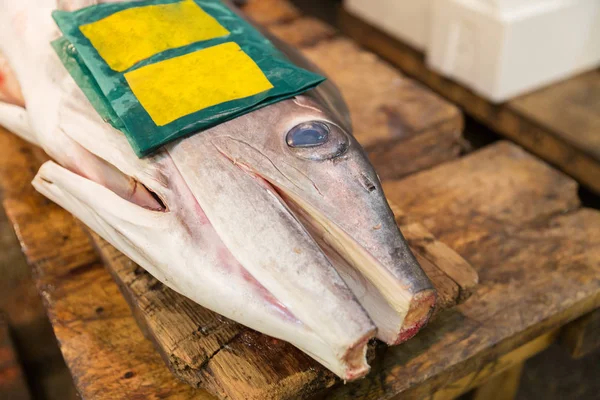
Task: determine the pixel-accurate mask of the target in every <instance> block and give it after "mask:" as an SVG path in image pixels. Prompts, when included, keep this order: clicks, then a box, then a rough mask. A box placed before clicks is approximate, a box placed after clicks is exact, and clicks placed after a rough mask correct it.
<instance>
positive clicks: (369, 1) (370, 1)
mask: <svg viewBox="0 0 600 400" xmlns="http://www.w3.org/2000/svg"><path fill="white" fill-rule="evenodd" d="M432 2H433V0H346V1H345V2H344V7H345V9H346V10H348V11H349V12H351V13H352V14H354V15H356V16H359V17H360V18H362V19H364V20H365V21H367V22H369V23H370V24H371V25H373V26H377V27H378V28H380V29H381V30H383V31H386V32H387V33H389V34H390V35H392V36H394V37H397V38H398V39H400V40H402V41H404V42H406V43H408V44H409V45H411V46H413V47H414V48H416V49H419V50H425V49H426V47H427V41H428V38H429V19H430V18H431V3H432Z"/></svg>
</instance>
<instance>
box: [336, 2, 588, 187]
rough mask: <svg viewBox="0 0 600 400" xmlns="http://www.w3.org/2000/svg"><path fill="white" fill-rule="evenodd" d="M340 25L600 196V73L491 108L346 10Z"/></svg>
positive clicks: (409, 73) (341, 15) (397, 41)
mask: <svg viewBox="0 0 600 400" xmlns="http://www.w3.org/2000/svg"><path fill="white" fill-rule="evenodd" d="M340 26H341V29H342V30H343V31H344V33H346V34H348V35H349V36H350V37H352V38H353V39H354V40H356V42H358V43H360V44H361V45H363V46H365V47H366V48H368V49H371V50H373V51H374V52H375V53H377V54H378V55H380V56H382V57H384V58H385V59H387V60H389V61H390V62H391V63H392V64H394V65H396V66H397V67H399V68H400V69H401V70H402V71H403V72H405V73H406V74H408V75H410V76H411V77H414V78H416V79H417V80H419V81H420V82H422V83H424V84H426V85H427V86H429V87H430V88H432V89H433V90H435V91H436V92H437V93H439V94H441V95H443V96H444V97H446V98H448V99H449V100H450V101H452V102H453V103H455V104H457V105H459V106H460V107H462V108H463V109H464V110H465V111H466V112H467V113H468V114H469V115H472V116H473V117H474V118H476V119H478V120H480V121H481V122H483V123H484V124H485V125H487V126H489V127H490V128H492V129H494V130H496V131H497V132H499V133H500V134H502V135H504V136H506V137H507V138H509V139H511V140H514V141H515V142H517V143H519V144H520V145H522V146H523V147H525V148H526V149H528V150H529V151H531V152H532V153H534V154H536V155H538V156H539V157H541V158H543V159H544V160H547V161H548V162H550V163H552V164H554V165H556V166H558V167H559V168H560V169H562V170H563V171H565V172H566V173H568V174H569V175H571V176H573V177H574V178H575V179H577V181H578V182H581V183H582V184H583V185H585V186H587V187H588V188H590V189H592V190H594V191H595V192H596V193H600V134H599V132H600V69H597V70H594V71H590V72H587V73H584V74H581V75H579V76H576V77H574V78H572V79H567V80H565V81H563V82H559V83H556V84H554V85H550V86H548V87H546V88H543V89H540V90H537V91H535V92H533V93H530V94H526V95H523V96H520V97H517V98H515V99H512V100H510V101H508V102H506V103H503V104H500V105H494V104H492V103H490V102H489V101H487V100H485V99H483V98H482V97H480V96H478V95H477V94H475V93H473V92H472V91H471V90H469V89H467V88H465V87H464V86H462V85H460V84H458V83H456V82H454V81H453V80H451V79H447V78H445V77H443V76H441V75H439V74H437V73H435V72H433V71H432V70H430V69H429V68H427V66H426V65H425V58H424V55H423V53H421V52H419V51H417V50H415V49H413V48H411V47H410V46H408V45H406V44H404V43H402V42H400V41H399V40H397V39H395V38H393V37H391V36H389V35H388V34H386V33H384V32H383V31H381V30H379V29H377V28H376V27H374V26H372V25H370V24H368V23H366V22H364V21H363V20H361V19H360V18H359V17H356V16H353V15H352V14H350V13H349V12H346V11H342V12H341V13H340Z"/></svg>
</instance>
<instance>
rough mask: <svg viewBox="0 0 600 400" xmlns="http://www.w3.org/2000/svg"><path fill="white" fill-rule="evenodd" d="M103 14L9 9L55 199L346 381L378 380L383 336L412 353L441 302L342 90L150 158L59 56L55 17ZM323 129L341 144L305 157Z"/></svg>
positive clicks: (0, 99) (21, 129) (11, 50)
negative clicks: (291, 140) (293, 142)
mask: <svg viewBox="0 0 600 400" xmlns="http://www.w3.org/2000/svg"><path fill="white" fill-rule="evenodd" d="M91 4H94V2H93V1H89V0H88V1H86V0H78V1H73V0H71V1H66V0H62V1H58V4H57V1H56V0H26V1H14V0H0V53H1V54H0V78H2V79H0V124H1V125H4V126H5V127H6V128H8V129H10V130H12V131H13V132H15V133H16V134H18V135H19V136H21V137H23V138H24V139H26V140H28V141H30V142H32V143H34V144H37V145H39V146H41V147H42V148H43V149H44V150H45V151H46V152H47V153H48V155H49V156H50V157H51V158H52V159H53V160H54V161H48V162H47V163H45V164H44V165H43V166H42V167H41V168H40V170H39V172H38V174H37V176H36V178H35V179H34V181H33V185H34V187H35V188H36V189H37V190H38V191H39V192H40V193H42V194H43V195H45V196H46V197H48V198H50V199H51V200H53V201H54V202H56V203H57V204H59V205H60V206H62V207H63V208H65V209H66V210H68V211H69V212H71V213H73V214H74V215H75V216H76V217H77V218H79V219H80V220H81V221H82V222H83V223H85V224H86V225H87V226H89V227H90V228H91V229H92V230H94V231H95V232H97V233H98V234H99V235H100V236H102V237H103V238H104V239H105V240H107V241H108V242H110V243H111V244H112V245H113V246H115V247H116V248H117V249H119V250H120V251H122V252H123V253H124V254H126V255H127V256H128V257H130V258H131V259H132V260H133V261H135V262H136V263H138V264H139V265H140V266H142V267H143V268H144V269H146V270H147V271H148V272H149V273H150V274H152V275H153V276H154V277H155V278H157V279H158V280H160V281H161V282H162V283H164V284H165V285H167V286H168V287H170V288H171V289H173V290H175V291H177V292H179V293H181V294H183V295H185V296H187V297H188V298H190V299H192V300H193V301H195V302H197V303H199V304H201V305H202V306H204V307H207V308H209V309H211V310H213V311H215V312H218V313H220V314H222V315H224V316H226V317H228V318H231V319H233V320H235V321H237V322H239V323H241V324H244V325H246V326H248V327H250V328H253V329H256V330H258V331H260V332H263V333H265V334H267V335H270V336H273V337H276V338H279V339H282V340H286V341H288V342H290V343H292V344H294V345H295V346H296V347H298V348H299V349H301V350H302V351H304V352H306V353H307V354H309V355H310V356H311V357H313V358H314V359H316V360H317V361H319V362H320V363H321V364H323V365H324V366H325V367H327V368H328V369H330V370H331V371H333V372H334V373H335V374H337V375H338V376H339V377H340V378H342V379H344V380H353V379H356V378H359V377H362V376H364V375H365V374H366V373H368V371H369V365H368V364H367V362H366V358H365V354H366V348H367V343H368V341H369V340H370V339H372V338H373V337H375V336H376V337H377V338H379V339H381V340H383V341H384V342H386V343H388V344H390V345H392V344H398V343H401V342H403V341H405V340H407V339H409V338H410V337H412V336H413V335H414V334H416V332H417V331H418V330H419V329H420V328H421V327H422V326H424V325H425V323H426V322H427V320H428V318H429V316H430V314H431V310H432V309H433V306H434V304H435V298H436V294H435V291H434V290H433V288H432V286H431V283H430V282H429V280H428V278H427V276H426V275H425V274H424V273H423V271H422V270H421V269H420V267H419V265H418V263H417V262H416V261H415V259H414V257H413V255H412V254H411V252H410V250H409V249H408V246H407V244H406V242H405V241H404V239H403V237H402V235H401V233H400V232H399V230H398V228H397V225H396V223H395V221H394V217H393V214H392V212H391V210H390V208H389V206H388V204H387V202H386V200H385V197H384V195H383V191H382V189H381V185H380V183H379V179H378V177H377V174H376V173H375V171H374V170H373V168H372V166H371V165H370V163H369V161H368V159H367V157H366V155H365V153H364V151H363V150H362V148H361V147H360V145H359V144H358V143H357V142H356V140H355V139H354V138H353V137H352V136H351V135H350V134H349V132H348V131H349V129H350V128H349V124H348V123H347V120H348V115H347V112H346V111H345V108H344V107H343V106H342V104H343V100H341V98H339V95H338V94H337V92H336V91H335V90H332V89H331V86H328V85H330V84H328V85H323V86H322V88H320V89H318V90H316V91H313V92H312V93H308V94H307V95H305V96H297V97H296V98H294V99H290V100H285V101H282V102H279V103H276V104H273V105H270V106H267V107H265V108H262V109H260V110H257V111H254V112H252V113H250V114H247V115H244V116H242V117H239V118H236V119H234V120H232V121H229V122H226V123H223V124H221V125H218V126H216V127H214V128H211V129H209V130H206V131H204V132H202V133H198V134H195V135H192V136H190V137H188V138H185V139H182V140H178V141H175V142H173V143H170V144H168V145H166V146H164V147H163V148H162V149H160V150H159V151H157V152H156V153H154V154H153V155H151V156H148V157H145V158H141V159H140V158H138V157H137V156H136V155H135V154H134V152H133V151H132V149H131V147H130V146H129V144H128V142H127V140H126V138H125V136H124V135H123V134H122V133H121V132H119V131H117V130H115V129H113V128H112V127H111V126H110V125H108V124H107V123H105V122H103V121H102V120H101V118H100V117H99V116H98V115H97V113H96V112H95V110H94V109H93V108H92V106H91V105H90V103H89V102H88V100H87V99H86V98H85V96H84V95H83V93H82V92H81V90H80V89H79V87H77V85H76V84H75V82H74V81H73V80H72V78H71V77H70V75H69V74H68V73H67V71H66V70H65V68H64V67H63V65H62V64H61V62H60V60H59V59H58V57H57V56H56V54H55V53H54V50H53V49H52V48H51V46H50V42H51V41H52V40H53V39H55V38H57V37H58V36H59V35H60V34H59V32H58V29H57V28H56V26H55V24H54V22H53V20H52V18H51V16H50V13H51V11H52V10H53V9H56V8H62V9H77V8H80V7H83V6H87V5H91ZM337 105H339V106H337ZM23 107H26V108H23ZM313 121H319V123H321V124H323V125H325V126H327V127H328V129H329V136H328V139H327V141H326V142H325V143H323V144H322V145H321V146H317V147H310V148H299V147H290V146H289V145H288V143H287V142H286V136H287V134H288V132H290V131H291V130H292V129H293V128H294V127H296V126H298V125H300V124H303V123H307V122H313Z"/></svg>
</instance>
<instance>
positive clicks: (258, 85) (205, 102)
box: [125, 42, 273, 126]
mask: <svg viewBox="0 0 600 400" xmlns="http://www.w3.org/2000/svg"><path fill="white" fill-rule="evenodd" d="M125 79H127V82H128V83H129V87H130V88H131V91H132V92H133V94H134V95H135V96H136V97H137V99H138V100H139V102H140V103H141V104H142V107H144V109H145V110H146V111H147V112H148V114H150V117H151V118H152V120H153V121H154V123H155V124H156V125H158V126H163V125H166V124H168V123H170V122H173V121H175V120H176V119H178V118H181V117H183V116H185V115H188V114H191V113H193V112H196V111H200V110H203V109H205V108H208V107H211V106H215V105H217V104H221V103H225V102H227V101H231V100H237V99H243V98H245V97H249V96H252V95H255V94H258V93H262V92H264V91H266V90H269V89H271V88H273V85H272V84H271V82H269V80H268V79H267V77H266V76H265V74H264V73H263V72H262V71H261V69H260V68H259V67H258V65H256V63H255V62H254V61H253V60H252V59H251V58H250V57H249V56H248V55H247V54H246V53H244V51H243V50H242V49H241V48H240V46H238V44H237V43H234V42H228V43H223V44H220V45H218V46H213V47H209V48H206V49H203V50H198V51H195V52H193V53H190V54H186V55H183V56H180V57H175V58H170V59H168V60H165V61H160V62H157V63H155V64H151V65H147V66H145V67H142V68H139V69H137V70H135V71H131V72H127V73H125Z"/></svg>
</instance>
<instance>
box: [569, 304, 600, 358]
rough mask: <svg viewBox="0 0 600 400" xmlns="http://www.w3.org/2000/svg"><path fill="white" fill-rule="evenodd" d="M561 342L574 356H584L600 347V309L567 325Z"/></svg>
mask: <svg viewBox="0 0 600 400" xmlns="http://www.w3.org/2000/svg"><path fill="white" fill-rule="evenodd" d="M560 342H561V344H562V345H563V346H565V347H566V348H567V350H569V352H570V353H571V356H572V357H573V358H582V357H585V356H587V355H588V354H591V353H593V352H595V351H597V350H598V349H600V309H598V310H594V311H592V312H591V313H589V314H586V315H584V316H582V317H580V318H578V319H576V320H575V321H573V322H571V323H570V324H568V325H567V326H565V327H564V329H563V331H562V333H561V336H560Z"/></svg>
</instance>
